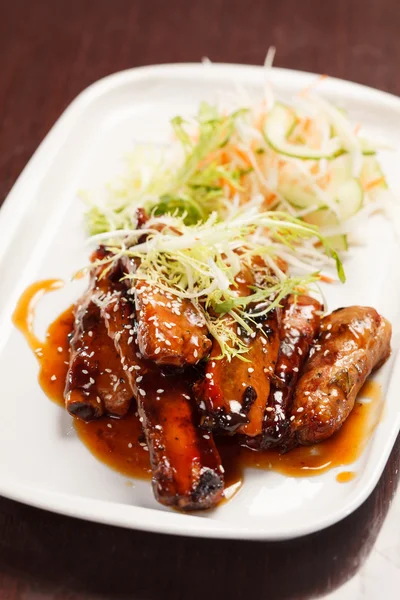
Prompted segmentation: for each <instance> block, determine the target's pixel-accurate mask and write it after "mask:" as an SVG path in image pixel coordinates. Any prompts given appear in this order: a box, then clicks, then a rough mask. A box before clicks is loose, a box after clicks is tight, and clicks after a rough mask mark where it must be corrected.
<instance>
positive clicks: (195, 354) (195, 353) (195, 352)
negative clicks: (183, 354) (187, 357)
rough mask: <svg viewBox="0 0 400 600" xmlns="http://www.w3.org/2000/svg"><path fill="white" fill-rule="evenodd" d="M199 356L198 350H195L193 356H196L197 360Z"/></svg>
mask: <svg viewBox="0 0 400 600" xmlns="http://www.w3.org/2000/svg"><path fill="white" fill-rule="evenodd" d="M198 355H199V353H198V352H197V350H196V349H195V350H193V356H194V357H195V358H197V357H198Z"/></svg>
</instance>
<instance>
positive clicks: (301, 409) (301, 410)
mask: <svg viewBox="0 0 400 600" xmlns="http://www.w3.org/2000/svg"><path fill="white" fill-rule="evenodd" d="M303 410H304V408H303V407H302V406H299V408H298V409H297V411H296V412H298V413H301V412H303Z"/></svg>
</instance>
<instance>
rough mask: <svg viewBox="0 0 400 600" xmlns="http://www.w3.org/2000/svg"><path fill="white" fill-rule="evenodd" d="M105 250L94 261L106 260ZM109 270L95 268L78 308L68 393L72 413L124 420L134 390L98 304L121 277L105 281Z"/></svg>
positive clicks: (78, 415)
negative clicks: (115, 417)
mask: <svg viewBox="0 0 400 600" xmlns="http://www.w3.org/2000/svg"><path fill="white" fill-rule="evenodd" d="M104 256H105V254H104V251H103V250H102V249H100V250H98V251H97V252H96V253H95V254H94V256H93V260H96V259H101V258H104ZM104 269H105V267H104V266H100V267H96V268H94V269H92V272H91V276H90V283H89V287H88V289H87V290H86V292H85V293H84V295H83V296H82V297H81V299H80V300H79V301H78V303H77V305H76V307H75V323H74V331H73V335H72V338H71V341H70V364H69V368H68V373H67V379H66V387H65V392H64V397H65V405H66V408H67V410H68V412H69V413H71V414H72V415H74V416H76V417H79V418H80V419H83V420H84V421H91V420H93V419H97V418H99V417H101V416H102V415H103V414H109V415H113V416H118V417H123V416H124V415H125V414H126V413H127V412H128V410H129V406H130V403H131V398H132V391H131V389H130V387H129V385H128V383H127V381H126V377H125V376H124V373H123V371H122V365H121V361H120V358H119V355H118V352H117V351H116V349H115V346H114V344H113V342H112V340H111V339H110V337H109V335H108V333H107V329H106V326H105V323H104V319H103V318H102V316H101V314H100V309H99V306H98V304H97V302H98V301H99V299H100V298H101V297H103V296H104V295H105V294H107V293H111V291H112V290H113V289H114V287H115V285H118V283H116V282H117V281H118V278H119V276H118V274H115V282H113V280H112V276H113V274H112V273H111V274H110V275H109V276H106V277H103V278H101V275H102V273H103V271H104Z"/></svg>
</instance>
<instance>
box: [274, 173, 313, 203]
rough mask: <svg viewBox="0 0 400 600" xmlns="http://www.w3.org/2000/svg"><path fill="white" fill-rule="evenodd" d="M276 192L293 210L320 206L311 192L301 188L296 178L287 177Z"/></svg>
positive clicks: (307, 188) (308, 189)
mask: <svg viewBox="0 0 400 600" xmlns="http://www.w3.org/2000/svg"><path fill="white" fill-rule="evenodd" d="M278 192H279V193H280V194H281V195H282V196H283V197H284V198H285V199H286V200H287V201H288V202H290V204H291V205H292V206H294V207H295V208H309V207H310V206H313V205H315V206H318V205H319V204H320V202H319V200H318V198H317V197H316V195H315V193H314V192H313V190H312V189H310V188H309V187H305V186H302V184H301V182H299V180H298V178H297V177H293V179H290V177H288V178H287V180H286V181H285V182H283V183H281V184H279V186H278Z"/></svg>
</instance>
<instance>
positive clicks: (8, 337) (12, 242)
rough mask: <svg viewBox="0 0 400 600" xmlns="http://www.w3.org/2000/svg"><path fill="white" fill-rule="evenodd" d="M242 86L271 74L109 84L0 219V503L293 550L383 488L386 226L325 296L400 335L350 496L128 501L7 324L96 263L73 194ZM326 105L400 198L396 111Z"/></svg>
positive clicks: (87, 99)
mask: <svg viewBox="0 0 400 600" xmlns="http://www.w3.org/2000/svg"><path fill="white" fill-rule="evenodd" d="M272 78H273V82H274V84H275V86H276V89H277V90H278V92H279V93H280V94H281V95H282V96H283V97H285V96H286V97H287V96H288V95H291V94H292V93H294V92H296V91H298V90H299V89H300V88H301V87H303V86H304V85H306V84H308V83H309V82H310V81H312V80H313V76H312V75H309V74H306V73H299V72H294V71H286V70H280V69H274V70H273V74H272ZM233 80H236V81H238V82H240V83H242V84H243V85H244V86H245V87H247V88H248V89H249V91H250V92H251V93H254V94H259V93H260V89H261V84H262V81H263V72H262V70H261V69H260V68H258V67H242V66H234V65H214V66H213V67H212V68H210V67H204V66H201V65H175V66H162V67H146V68H141V69H133V70H130V71H125V72H122V73H119V74H116V75H113V76H111V77H108V78H106V79H104V80H102V81H100V82H98V83H96V84H94V85H93V86H91V87H90V88H88V89H87V90H86V91H84V92H83V93H82V94H81V95H80V96H79V97H78V98H77V99H76V100H75V101H74V102H73V103H72V104H71V106H70V107H69V108H68V109H67V110H66V112H65V113H64V115H63V116H62V117H61V119H60V120H59V121H58V122H57V123H56V125H55V126H54V127H53V129H52V130H51V132H50V133H49V135H48V136H47V138H46V139H45V141H44V142H43V143H42V144H41V146H40V147H39V149H38V150H37V152H36V154H35V155H34V157H33V158H32V160H31V161H30V163H29V164H28V166H27V167H26V169H25V170H24V172H23V174H22V175H21V177H20V178H19V180H18V182H17V183H16V184H15V186H14V188H13V190H12V192H11V193H10V196H9V198H8V200H7V201H6V203H5V205H4V207H3V208H2V210H1V211H0V240H1V244H0V282H1V294H0V376H1V380H2V394H1V398H0V405H1V407H0V408H1V415H2V416H1V419H0V493H1V494H2V495H4V496H7V497H10V498H14V499H17V500H20V501H23V502H26V503H29V504H32V505H35V506H40V507H43V508H47V509H49V510H53V511H56V512H60V513H64V514H69V515H73V516H78V517H82V518H85V519H90V520H94V521H99V522H104V523H110V524H116V525H122V526H125V527H132V528H140V529H145V530H150V531H160V532H166V533H174V534H186V535H193V536H203V537H227V538H248V539H284V538H290V537H295V536H299V535H302V534H305V533H309V532H312V531H316V530H318V529H321V528H323V527H326V526H327V525H329V524H332V523H334V522H336V521H338V520H340V519H341V518H343V517H344V516H346V515H348V514H349V513H351V512H352V511H353V510H354V509H355V508H356V507H357V506H359V505H360V504H361V503H362V502H363V500H364V499H365V498H366V497H367V496H368V495H369V494H370V492H371V491H372V489H373V488H374V486H375V485H376V483H377V481H378V478H379V476H380V474H381V473H382V470H383V468H384V466H385V463H386V460H387V458H388V456H389V453H390V450H391V448H392V445H393V443H394V440H395V438H396V435H397V433H398V431H399V426H400V412H399V403H398V396H397V388H398V385H399V380H400V366H399V364H398V362H399V359H398V347H399V341H400V340H399V336H398V334H399V324H400V316H399V309H400V277H399V274H398V265H397V262H398V256H399V246H398V242H397V240H396V237H395V234H394V231H393V228H392V226H391V224H390V223H389V222H388V221H386V220H385V219H384V218H383V217H382V216H376V217H373V218H371V220H370V223H369V225H368V237H369V243H368V245H367V246H363V247H357V248H354V249H353V250H352V251H351V253H350V254H349V256H348V258H347V259H346V262H345V268H346V272H347V276H348V283H346V284H345V286H341V285H336V286H329V287H328V288H327V289H326V294H327V297H328V301H329V308H330V309H334V308H336V307H338V306H342V305H346V304H365V305H372V306H375V307H376V308H377V309H378V310H379V311H381V312H382V313H384V314H385V316H386V317H388V318H389V319H390V320H391V321H392V323H393V325H394V340H393V347H394V350H393V354H392V357H391V359H390V361H389V362H388V363H387V364H386V365H385V366H384V367H383V368H382V369H381V370H380V371H379V373H378V375H377V379H378V380H379V381H380V382H381V383H382V387H383V392H384V396H385V398H386V408H385V411H384V415H383V418H382V419H381V422H380V424H379V426H378V427H377V429H376V431H375V433H374V435H373V438H372V439H371V441H370V443H369V444H368V447H367V449H366V450H365V452H364V454H363V455H362V457H361V459H360V460H359V461H358V462H357V464H356V465H353V466H352V467H351V469H352V470H355V471H357V474H358V476H357V478H356V479H355V480H354V481H352V482H350V483H348V484H346V485H343V484H338V483H337V482H336V479H335V477H336V474H337V472H338V470H340V469H336V470H332V471H330V472H328V473H326V474H324V475H322V476H319V477H314V478H309V479H307V478H303V479H294V478H288V477H284V476H282V475H279V474H276V473H272V472H261V471H249V472H248V473H247V476H246V482H245V485H244V487H243V488H242V490H241V491H240V492H239V493H238V494H237V495H236V496H235V497H234V499H233V500H232V501H231V502H229V503H227V504H224V505H223V506H221V507H220V508H218V509H216V510H214V511H212V512H208V513H204V514H199V515H183V514H178V513H177V512H175V511H170V510H168V509H166V508H163V507H161V506H160V505H158V504H157V503H156V502H155V500H154V499H153V496H152V492H151V488H150V485H149V484H148V483H146V482H138V481H135V482H134V485H133V487H128V486H127V485H126V477H123V476H121V475H119V474H118V473H116V472H114V471H112V470H110V469H108V468H107V467H105V466H104V465H103V464H101V463H100V462H98V461H97V460H96V459H95V458H94V457H93V456H92V455H91V454H90V452H89V451H88V450H87V449H86V448H85V447H84V446H83V445H82V444H81V442H80V441H79V440H78V438H77V437H76V435H75V432H74V429H73V428H72V424H71V420H70V417H69V416H68V415H67V414H66V413H65V412H63V411H62V410H61V409H60V408H59V407H57V406H55V405H54V404H52V403H51V402H49V400H48V399H47V398H46V397H45V395H44V394H43V392H42V391H41V389H40V387H39V385H38V383H37V369H38V367H37V363H36V360H35V358H34V356H33V355H32V353H31V351H30V350H29V349H28V347H27V345H26V343H25V341H24V339H23V338H22V336H21V334H20V333H19V332H18V331H16V330H15V329H14V328H13V326H12V324H11V314H12V311H13V309H14V307H15V304H16V302H17V299H18V297H19V295H20V294H21V292H22V291H23V290H24V288H26V287H27V285H29V284H30V283H31V282H33V281H35V280H38V279H44V278H49V277H60V278H63V279H65V280H66V281H69V280H70V277H71V274H72V273H74V271H76V270H77V269H78V268H79V267H81V266H82V265H84V264H86V262H87V255H88V250H87V248H85V246H84V233H83V228H82V214H83V206H82V204H81V201H80V200H79V199H78V197H77V194H76V191H77V190H78V189H80V188H86V189H89V188H90V189H96V190H98V192H99V193H101V190H102V186H103V184H104V183H105V182H106V181H107V180H109V179H110V178H111V177H112V176H113V175H115V174H116V173H118V172H119V171H121V156H122V155H123V153H124V152H125V151H127V150H129V149H131V148H132V147H133V146H134V144H135V142H137V141H140V142H143V141H153V142H166V141H168V136H169V132H170V130H169V125H168V120H169V118H170V117H172V116H173V115H175V114H187V113H193V112H195V110H196V107H197V105H198V103H199V101H200V100H202V99H206V100H210V101H212V100H213V98H214V95H215V90H216V89H229V88H231V87H232V81H233ZM321 91H322V92H323V93H324V94H325V95H326V96H327V97H329V98H330V99H332V100H334V101H335V102H337V103H339V104H340V105H342V106H345V107H346V108H347V109H348V110H349V112H350V116H351V118H353V119H354V121H361V122H362V123H363V128H364V131H365V134H366V135H367V134H372V135H373V136H376V137H378V138H379V139H380V140H384V141H387V142H389V143H390V144H391V145H393V146H394V147H395V148H396V151H395V152H393V153H389V152H384V153H382V161H383V165H384V170H385V172H386V174H387V176H388V178H389V181H390V183H391V184H392V185H393V186H396V183H398V179H399V177H398V165H399V164H400V160H399V158H400V156H399V141H398V135H397V134H398V131H399V130H400V100H398V99H397V98H395V97H393V96H390V95H388V94H384V93H382V92H378V91H376V90H371V89H368V88H365V87H362V86H359V85H355V84H351V83H347V82H343V81H339V80H335V79H330V80H328V81H327V82H325V83H324V85H323V88H321ZM84 285H85V282H82V281H78V282H75V283H71V284H68V285H66V286H65V288H64V289H62V290H61V291H57V292H53V293H52V294H49V295H48V296H46V297H45V298H44V299H43V301H42V302H41V303H40V306H39V309H38V313H37V331H38V333H39V334H41V335H43V333H44V331H45V329H46V327H47V325H48V324H49V323H50V321H51V320H52V319H53V318H54V317H55V316H56V315H57V314H58V313H59V312H61V310H63V309H64V308H65V307H67V306H68V305H69V304H70V303H71V302H72V301H73V300H74V299H75V298H76V297H77V296H78V294H79V293H80V291H81V289H82V287H83V286H84ZM342 470H343V469H342ZM397 503H398V502H397ZM398 508H399V507H397V509H396V510H397V514H398V512H399V511H398ZM393 510H394V509H393ZM397 522H398V521H397ZM382 534H383V532H382ZM382 543H384V542H382ZM379 556H380V555H377V556H375V558H374V555H372V556H371V558H370V560H375V561H379V560H380V559H379ZM381 560H384V559H383V558H382V559H381ZM396 560H397V563H396V564H397V565H398V563H399V549H398V547H397V559H396ZM376 564H377V566H376V568H377V569H379V565H378V563H376ZM371 572H372V571H371ZM360 577H361V574H360ZM371 577H372V575H371ZM397 577H398V574H397ZM349 585H350V584H349ZM354 585H355V584H354ZM360 585H361V583H360ZM349 597H350V596H349ZM352 597H354V596H352Z"/></svg>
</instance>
